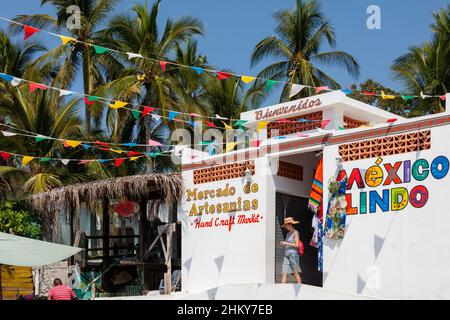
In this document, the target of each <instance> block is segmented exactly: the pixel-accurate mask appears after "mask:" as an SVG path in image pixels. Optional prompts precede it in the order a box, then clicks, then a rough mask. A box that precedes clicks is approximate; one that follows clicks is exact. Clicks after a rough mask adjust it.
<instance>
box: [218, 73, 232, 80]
mask: <svg viewBox="0 0 450 320" xmlns="http://www.w3.org/2000/svg"><path fill="white" fill-rule="evenodd" d="M216 74H217V79H219V80H225V79H229V78H231V77H232V76H233V75H232V74H231V73H228V72H222V71H217V72H216Z"/></svg>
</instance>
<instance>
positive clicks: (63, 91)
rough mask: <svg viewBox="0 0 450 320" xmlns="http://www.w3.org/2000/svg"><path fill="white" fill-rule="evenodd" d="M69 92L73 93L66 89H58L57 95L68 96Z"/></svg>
mask: <svg viewBox="0 0 450 320" xmlns="http://www.w3.org/2000/svg"><path fill="white" fill-rule="evenodd" d="M71 94H73V92H72V91H68V90H63V89H61V90H59V96H60V97H64V96H70V95H71Z"/></svg>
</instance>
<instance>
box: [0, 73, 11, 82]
mask: <svg viewBox="0 0 450 320" xmlns="http://www.w3.org/2000/svg"><path fill="white" fill-rule="evenodd" d="M0 78H2V79H5V80H6V81H8V82H11V81H12V80H13V79H14V77H13V76H10V75H7V74H3V73H0Z"/></svg>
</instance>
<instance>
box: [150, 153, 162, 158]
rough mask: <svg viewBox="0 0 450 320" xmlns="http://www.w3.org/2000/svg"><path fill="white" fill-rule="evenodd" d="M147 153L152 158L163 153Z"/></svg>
mask: <svg viewBox="0 0 450 320" xmlns="http://www.w3.org/2000/svg"><path fill="white" fill-rule="evenodd" d="M147 154H148V155H149V156H150V157H152V158H156V157H157V156H159V155H160V154H161V152H149V153H147Z"/></svg>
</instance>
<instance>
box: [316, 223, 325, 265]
mask: <svg viewBox="0 0 450 320" xmlns="http://www.w3.org/2000/svg"><path fill="white" fill-rule="evenodd" d="M323 233H324V231H323V224H322V222H321V221H320V220H319V224H318V228H317V269H318V270H319V271H320V272H323Z"/></svg>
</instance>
